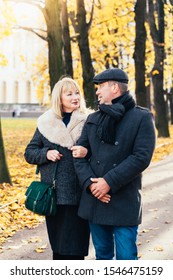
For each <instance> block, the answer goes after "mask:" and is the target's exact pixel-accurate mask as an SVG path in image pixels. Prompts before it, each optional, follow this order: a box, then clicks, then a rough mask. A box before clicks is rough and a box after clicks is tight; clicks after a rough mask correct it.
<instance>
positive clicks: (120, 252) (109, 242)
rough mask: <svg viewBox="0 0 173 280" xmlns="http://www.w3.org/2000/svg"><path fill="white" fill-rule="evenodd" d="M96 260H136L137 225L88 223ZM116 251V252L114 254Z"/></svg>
mask: <svg viewBox="0 0 173 280" xmlns="http://www.w3.org/2000/svg"><path fill="white" fill-rule="evenodd" d="M90 229H91V235H92V240H93V244H94V248H95V252H96V259H97V260H112V259H114V256H115V259H116V260H137V259H138V256H137V255H138V252H137V245H136V240H137V233H138V226H132V227H119V226H107V225H97V224H92V223H90ZM115 252H116V254H115Z"/></svg>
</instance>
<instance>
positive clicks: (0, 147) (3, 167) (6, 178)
mask: <svg viewBox="0 0 173 280" xmlns="http://www.w3.org/2000/svg"><path fill="white" fill-rule="evenodd" d="M0 183H9V184H10V185H11V178H10V174H9V171H8V166H7V162H6V157H5V150H4V143H3V137H2V129H1V118H0Z"/></svg>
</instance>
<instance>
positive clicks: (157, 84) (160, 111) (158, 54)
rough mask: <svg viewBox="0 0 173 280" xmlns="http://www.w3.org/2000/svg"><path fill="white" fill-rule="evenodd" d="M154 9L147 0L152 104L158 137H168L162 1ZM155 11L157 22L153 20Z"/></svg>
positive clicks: (158, 0)
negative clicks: (151, 66) (152, 56)
mask: <svg viewBox="0 0 173 280" xmlns="http://www.w3.org/2000/svg"><path fill="white" fill-rule="evenodd" d="M156 4H157V5H156V6H155V7H157V9H156V11H155V9H154V3H153V0H148V6H149V16H148V21H149V25H150V33H151V37H152V40H153V46H154V52H155V62H154V66H153V69H152V72H151V76H152V82H153V88H154V105H155V110H156V128H157V130H158V137H169V128H168V118H167V110H166V102H165V99H164V91H163V73H164V72H163V70H164V44H165V42H164V3H163V1H162V0H157V3H156ZM155 12H157V18H158V23H157V24H156V21H155Z"/></svg>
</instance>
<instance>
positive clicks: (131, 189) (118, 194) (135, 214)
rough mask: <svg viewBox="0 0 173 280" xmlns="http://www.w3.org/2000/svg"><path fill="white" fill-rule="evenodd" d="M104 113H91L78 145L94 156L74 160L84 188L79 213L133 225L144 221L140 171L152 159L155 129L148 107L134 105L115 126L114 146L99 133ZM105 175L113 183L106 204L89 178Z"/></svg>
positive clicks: (92, 219)
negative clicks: (142, 219)
mask: <svg viewBox="0 0 173 280" xmlns="http://www.w3.org/2000/svg"><path fill="white" fill-rule="evenodd" d="M100 118H101V112H100V111H97V112H95V113H93V114H91V115H90V116H89V117H88V119H87V121H86V124H85V126H84V129H83V132H82V135H81V137H80V138H79V140H78V145H83V146H85V147H87V148H88V149H89V152H90V154H91V157H90V159H89V161H88V160H87V159H74V162H75V168H76V172H77V174H78V177H79V180H80V183H81V185H82V187H83V194H82V198H81V202H80V207H79V216H81V217H82V218H84V219H87V220H89V221H90V222H92V223H96V224H105V225H115V226H134V225H138V224H139V223H141V213H142V210H141V209H142V208H141V177H142V175H141V173H142V171H144V170H145V169H146V168H147V167H148V165H149V163H150V160H151V157H152V154H153V151H154V147H155V128H154V125H153V118H152V114H151V113H150V112H149V110H147V109H144V108H141V107H138V106H135V107H134V108H133V109H130V110H129V111H127V112H126V113H125V115H124V117H123V118H122V120H121V121H120V122H119V123H118V124H117V125H116V140H115V143H114V145H113V144H108V143H105V142H104V141H102V140H100V139H99V137H98V136H97V132H96V131H97V129H98V124H99V120H100ZM98 177H103V178H104V179H105V180H106V182H107V183H108V185H109V186H110V188H111V190H110V195H111V200H110V202H109V203H103V202H101V201H100V200H98V199H97V198H95V197H94V196H93V195H92V194H91V192H90V191H89V189H88V186H89V185H90V184H91V181H90V178H98Z"/></svg>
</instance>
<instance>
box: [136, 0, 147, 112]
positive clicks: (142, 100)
mask: <svg viewBox="0 0 173 280" xmlns="http://www.w3.org/2000/svg"><path fill="white" fill-rule="evenodd" d="M145 15H146V0H137V2H136V5H135V22H136V39H135V51H134V60H135V81H136V88H135V94H136V101H137V104H138V105H140V106H143V107H147V95H146V86H145V48H146V29H145Z"/></svg>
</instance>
